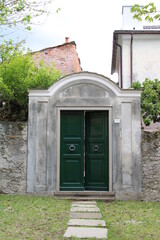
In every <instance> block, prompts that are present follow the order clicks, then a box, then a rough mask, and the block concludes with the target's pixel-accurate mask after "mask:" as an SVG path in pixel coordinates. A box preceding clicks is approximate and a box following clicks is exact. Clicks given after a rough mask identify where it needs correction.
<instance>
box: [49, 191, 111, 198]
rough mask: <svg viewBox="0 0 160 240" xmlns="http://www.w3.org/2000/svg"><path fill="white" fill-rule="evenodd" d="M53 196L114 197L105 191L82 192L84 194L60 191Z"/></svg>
mask: <svg viewBox="0 0 160 240" xmlns="http://www.w3.org/2000/svg"><path fill="white" fill-rule="evenodd" d="M54 196H72V197H73V196H76V197H77V196H85V197H93V196H96V197H98V196H100V197H104V196H112V197H114V196H115V193H114V192H106V191H84V192H79V191H61V192H55V193H54Z"/></svg>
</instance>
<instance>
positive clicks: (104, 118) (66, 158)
mask: <svg viewBox="0 0 160 240" xmlns="http://www.w3.org/2000/svg"><path fill="white" fill-rule="evenodd" d="M84 119H85V121H84ZM84 136H85V141H84ZM60 155H61V159H60V190H61V191H84V190H93V191H108V190H109V184H108V183H109V178H108V175H109V174H108V112H105V111H99V112H98V111H97V112H86V113H85V117H84V111H62V112H61V143H60ZM84 162H85V169H84ZM84 171H85V178H84Z"/></svg>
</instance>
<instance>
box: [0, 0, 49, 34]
mask: <svg viewBox="0 0 160 240" xmlns="http://www.w3.org/2000/svg"><path fill="white" fill-rule="evenodd" d="M52 1H53V0H44V1H39V0H34V1H32V0H30V1H27V0H16V1H13V0H0V25H1V26H7V27H13V26H19V27H21V28H23V27H24V28H25V29H27V30H31V24H32V20H33V19H34V18H35V17H38V16H40V15H42V14H48V11H47V7H48V4H49V3H51V2H52Z"/></svg>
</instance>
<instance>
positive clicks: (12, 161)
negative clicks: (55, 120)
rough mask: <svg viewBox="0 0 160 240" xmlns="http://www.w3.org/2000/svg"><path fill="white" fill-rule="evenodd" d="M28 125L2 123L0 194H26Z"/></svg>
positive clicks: (0, 128)
mask: <svg viewBox="0 0 160 240" xmlns="http://www.w3.org/2000/svg"><path fill="white" fill-rule="evenodd" d="M26 163H27V123H17V122H12V123H10V122H0V193H10V194H12V193H17V194H23V193H25V192H26Z"/></svg>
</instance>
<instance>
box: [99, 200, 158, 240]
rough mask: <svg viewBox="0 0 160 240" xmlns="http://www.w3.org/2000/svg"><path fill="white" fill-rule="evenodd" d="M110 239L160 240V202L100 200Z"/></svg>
mask: <svg viewBox="0 0 160 240" xmlns="http://www.w3.org/2000/svg"><path fill="white" fill-rule="evenodd" d="M98 206H99V208H100V210H101V213H102V215H103V219H104V220H105V222H106V225H107V228H108V230H109V231H108V239H110V240H155V239H156V240H160V203H159V202H129V201H128V202H119V201H118V202H114V203H104V202H99V203H98Z"/></svg>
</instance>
